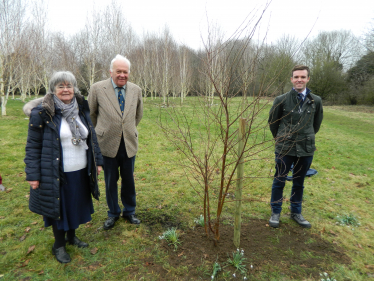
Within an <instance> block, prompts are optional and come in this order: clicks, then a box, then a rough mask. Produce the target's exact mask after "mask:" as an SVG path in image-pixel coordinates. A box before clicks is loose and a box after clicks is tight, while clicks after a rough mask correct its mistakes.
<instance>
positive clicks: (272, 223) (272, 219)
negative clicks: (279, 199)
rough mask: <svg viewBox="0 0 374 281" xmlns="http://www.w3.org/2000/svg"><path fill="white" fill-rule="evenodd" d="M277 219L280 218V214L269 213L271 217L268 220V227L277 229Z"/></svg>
mask: <svg viewBox="0 0 374 281" xmlns="http://www.w3.org/2000/svg"><path fill="white" fill-rule="evenodd" d="M279 218H280V214H276V213H271V217H270V219H269V225H270V226H271V227H274V228H277V227H279Z"/></svg>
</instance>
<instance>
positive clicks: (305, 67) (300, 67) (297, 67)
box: [291, 65, 310, 77]
mask: <svg viewBox="0 0 374 281" xmlns="http://www.w3.org/2000/svg"><path fill="white" fill-rule="evenodd" d="M296 70H306V71H308V77H309V75H310V70H309V67H307V66H306V65H295V66H294V67H293V68H292V72H291V77H292V76H293V73H294V71H296Z"/></svg>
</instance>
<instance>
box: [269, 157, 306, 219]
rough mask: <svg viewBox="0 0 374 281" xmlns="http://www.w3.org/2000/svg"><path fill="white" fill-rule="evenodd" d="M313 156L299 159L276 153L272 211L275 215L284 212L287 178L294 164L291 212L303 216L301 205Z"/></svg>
mask: <svg viewBox="0 0 374 281" xmlns="http://www.w3.org/2000/svg"><path fill="white" fill-rule="evenodd" d="M312 161H313V156H305V157H297V156H289V155H281V154H278V153H275V163H276V164H275V174H274V180H273V186H272V190H271V202H270V205H271V209H272V212H273V213H276V214H279V213H280V212H281V211H282V202H283V189H284V186H285V184H286V177H287V175H288V173H289V171H290V170H291V166H292V164H293V165H294V167H293V170H292V177H293V179H292V190H291V197H290V202H291V212H292V213H296V214H301V203H302V200H303V191H304V179H305V175H306V173H307V171H308V170H309V168H310V165H311V164H312Z"/></svg>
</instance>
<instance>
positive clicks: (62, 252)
mask: <svg viewBox="0 0 374 281" xmlns="http://www.w3.org/2000/svg"><path fill="white" fill-rule="evenodd" d="M52 253H53V254H54V255H55V256H56V259H57V260H58V261H59V262H60V263H68V262H71V258H70V256H69V254H68V253H67V252H66V249H65V246H62V247H60V248H57V249H55V245H53V246H52Z"/></svg>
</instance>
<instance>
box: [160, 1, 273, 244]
mask: <svg viewBox="0 0 374 281" xmlns="http://www.w3.org/2000/svg"><path fill="white" fill-rule="evenodd" d="M267 7H268V4H266V5H265V7H264V9H263V10H262V11H261V12H260V13H257V14H256V13H253V14H250V15H249V17H248V18H247V19H246V21H245V22H244V23H243V24H242V25H241V26H240V27H239V28H238V29H237V31H236V32H235V33H234V34H233V35H232V36H230V37H229V38H228V39H225V40H223V41H219V42H218V43H219V48H218V49H217V45H216V44H214V41H212V40H211V41H210V42H211V43H209V44H205V59H204V64H203V65H204V68H203V69H201V71H200V75H206V77H207V79H208V81H209V82H210V83H211V85H213V87H214V91H215V95H214V96H205V93H203V92H201V93H200V95H199V96H198V97H197V98H194V99H191V101H190V102H191V104H192V106H190V107H169V108H167V109H164V110H161V114H160V119H159V122H160V126H161V128H162V129H163V131H164V132H165V134H166V135H167V136H168V137H169V140H170V141H171V142H172V143H173V145H174V146H175V147H176V148H177V150H178V151H179V152H180V155H181V165H182V166H183V167H184V170H185V174H186V176H187V178H188V180H189V182H190V184H191V186H192V187H193V188H194V190H195V191H196V192H197V194H198V195H199V196H200V197H201V199H202V202H203V204H202V205H203V210H204V221H205V232H206V234H207V235H209V234H210V233H211V234H213V238H214V241H215V243H217V242H218V241H219V239H220V223H221V216H222V212H223V210H224V209H223V206H224V204H225V202H229V201H231V202H233V201H236V199H235V197H233V196H232V194H233V192H234V190H235V185H236V183H237V181H242V182H245V184H243V185H242V187H241V188H242V189H243V188H248V187H249V186H250V184H251V181H254V180H255V179H258V178H264V177H268V175H267V172H266V166H267V165H266V164H265V161H266V160H267V159H269V148H272V147H273V140H272V138H271V137H270V133H269V134H267V131H268V124H267V119H268V115H267V114H264V111H265V112H267V110H268V109H269V106H268V103H269V100H268V99H267V98H264V97H266V96H268V95H270V94H271V93H269V91H270V89H272V86H273V84H274V83H275V82H276V81H277V78H278V77H277V75H274V77H273V79H267V80H262V84H261V85H260V87H259V88H258V87H254V86H253V84H254V81H253V79H252V78H250V79H251V80H250V82H249V83H248V81H247V78H248V77H256V76H257V75H258V71H259V70H258V54H257V51H256V48H253V44H254V42H252V41H253V40H252V38H253V35H254V33H255V31H256V29H257V27H258V25H259V23H260V21H261V19H262V17H263V14H264V12H265V11H266V9H267ZM208 42H209V40H208ZM236 43H238V44H236ZM251 50H252V51H253V50H254V51H253V53H252V54H251V55H248V52H251ZM217 57H219V58H220V59H219V60H217ZM243 59H246V60H250V61H247V62H246V64H245V65H246V67H243ZM217 61H218V62H219V63H217ZM221 73H224V75H221ZM248 73H250V74H251V75H250V76H248ZM244 89H245V90H246V93H248V92H249V91H250V89H251V92H250V98H243V97H241V94H242V91H243V90H244ZM211 100H213V102H211ZM207 101H208V102H207ZM191 116H193V118H192V119H191ZM239 123H241V124H243V126H242V128H241V136H240V137H239V136H238V131H239V130H238V128H239ZM239 142H241V143H242V147H241V148H240V149H238V143H239ZM271 155H272V153H271ZM240 163H244V164H245V169H244V170H243V172H242V173H239V177H237V176H236V173H237V169H238V166H239V164H240ZM249 171H250V174H249ZM243 200H244V199H243Z"/></svg>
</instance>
